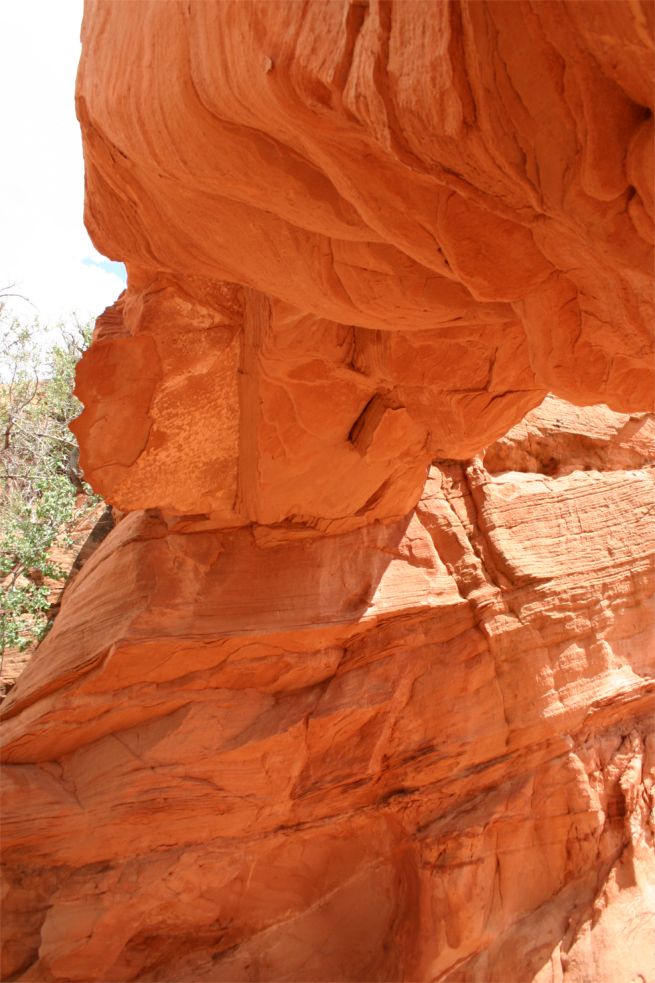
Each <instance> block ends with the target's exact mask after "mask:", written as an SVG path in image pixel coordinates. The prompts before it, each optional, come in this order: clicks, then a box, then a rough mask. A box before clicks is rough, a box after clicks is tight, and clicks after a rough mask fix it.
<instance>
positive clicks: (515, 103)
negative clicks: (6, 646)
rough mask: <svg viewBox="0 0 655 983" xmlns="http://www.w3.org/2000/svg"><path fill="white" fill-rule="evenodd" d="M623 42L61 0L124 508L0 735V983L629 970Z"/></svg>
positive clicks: (530, 11) (636, 666) (639, 609)
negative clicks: (0, 801)
mask: <svg viewBox="0 0 655 983" xmlns="http://www.w3.org/2000/svg"><path fill="white" fill-rule="evenodd" d="M652 21H653V7H652V5H650V4H640V3H638V2H634V3H632V2H631V3H625V4H624V3H595V2H585V3H576V2H570V3H556V2H553V3H535V4H530V3H495V2H489V3H452V4H446V3H427V2H426V3H423V2H420V0H419V2H414V0H412V2H402V3H371V4H368V3H361V2H353V3H341V2H339V3H322V2H313V3H307V4H301V3H291V2H290V3H286V2H281V3H278V2H271V3H262V4H260V3H229V2H220V3H205V2H202V3H200V2H191V3H187V2H180V3H173V2H167V3H158V2H145V0H142V2H136V3H112V2H97V3H88V4H87V10H86V15H85V23H84V29H83V42H84V45H83V58H82V63H81V68H80V75H79V80H78V112H79V116H80V119H81V122H82V128H83V134H84V141H85V153H86V160H87V197H86V206H87V207H86V214H87V223H88V225H89V228H90V230H91V232H92V234H93V236H94V238H95V241H96V243H97V245H98V246H99V247H100V248H101V249H102V250H103V251H104V252H105V253H107V255H110V256H113V257H115V258H117V259H122V260H124V261H125V262H126V263H127V266H128V272H129V288H128V290H127V291H126V293H125V294H124V295H123V296H122V297H121V298H120V299H119V301H118V302H117V303H116V304H115V305H114V307H113V308H112V309H110V310H109V311H108V312H106V313H105V315H104V317H103V318H101V319H100V320H99V322H98V326H97V329H96V334H95V337H94V343H93V346H92V348H91V350H90V352H89V353H88V354H87V355H86V356H85V358H84V360H83V362H82V364H81V366H80V369H79V372H78V392H79V395H80V397H81V398H82V400H83V401H84V404H85V411H84V413H83V415H82V416H81V417H80V419H79V420H78V421H77V423H76V427H75V429H76V432H77V433H78V435H79V438H80V442H81V445H82V461H83V466H84V468H85V473H86V475H87V477H88V478H90V480H91V481H92V483H93V484H94V486H95V487H96V488H97V489H98V490H100V491H102V492H103V493H104V494H105V495H106V497H107V498H108V500H109V501H110V502H111V503H112V504H113V505H115V506H117V507H118V508H120V509H121V510H123V511H125V512H127V513H129V514H128V515H127V516H126V518H125V519H123V520H122V521H121V522H120V523H119V525H118V526H117V528H116V529H115V530H114V531H113V532H112V533H111V534H110V535H109V536H108V538H107V539H106V540H105V541H104V542H103V543H102V545H101V546H100V547H99V549H98V550H97V551H96V553H95V554H94V555H93V556H92V557H91V558H90V559H89V561H88V562H87V564H86V565H85V566H84V568H83V569H82V571H81V572H80V574H79V575H78V576H77V578H76V579H75V581H74V583H73V584H72V585H71V586H70V588H69V590H68V591H67V593H66V597H65V599H64V603H63V605H62V610H61V613H60V615H59V617H58V618H57V620H56V622H55V626H54V628H53V630H52V632H51V634H50V635H49V637H48V638H47V640H46V642H45V643H44V644H43V645H42V646H41V647H40V648H39V649H38V651H37V653H36V654H35V656H34V658H33V659H32V661H31V662H30V664H29V665H28V667H27V668H26V670H25V671H24V673H23V675H22V676H21V678H20V680H19V682H18V684H17V685H16V686H15V687H14V689H13V690H12V692H11V694H10V696H9V697H8V699H7V700H6V701H5V704H4V706H3V711H4V717H5V723H4V725H3V748H4V756H5V761H6V762H8V764H6V766H5V779H4V785H5V806H4V834H3V849H4V858H5V861H6V875H5V882H4V884H5V888H4V890H5V900H4V932H5V936H4V943H3V960H4V973H5V975H6V976H7V977H9V978H11V977H12V976H13V977H15V978H17V979H21V980H62V981H63V980H67V981H70V980H78V981H95V980H105V981H123V980H125V981H127V980H166V981H171V983H172V981H202V980H208V981H209V980H211V981H226V983H227V981H234V980H242V981H255V980H258V981H274V980H289V981H293V980H306V981H317V980H325V981H342V980H343V981H345V980H352V981H358V980H388V981H397V980H408V981H409V980H435V981H436V980H444V981H445V980H449V981H478V983H487V981H497V983H503V981H505V983H507V981H512V983H514V981H539V983H562V981H566V983H583V981H585V983H586V981H588V980H590V979H593V980H594V981H595V983H596V981H598V983H633V981H634V980H637V979H644V980H645V979H649V978H650V977H651V976H652V975H653V974H654V973H655V966H654V965H653V957H652V952H651V949H652V945H651V940H652V934H653V930H654V924H655V863H654V861H653V836H654V835H655V824H654V821H653V816H652V810H653V806H654V794H655V792H654V783H655V776H654V775H653V765H654V764H655V740H654V737H653V728H652V714H653V711H654V709H655V678H654V676H655V645H654V644H653V643H654V641H655V640H654V639H653V634H652V622H653V618H652V615H653V603H652V601H653V598H652V595H653V590H654V578H653V555H654V552H655V524H654V523H653V519H652V517H653V513H654V511H655V495H654V487H653V485H654V482H653V476H654V471H653V468H652V464H653V461H654V454H653V444H654V436H655V419H654V418H653V417H652V416H649V415H648V413H647V412H646V411H648V410H649V409H650V408H651V406H652V382H653V359H652V353H653V338H652V293H651V287H652V284H651V263H652V254H651V251H650V250H651V246H652V238H653V237H652V210H653V201H652V140H651V137H650V131H651V129H652V115H651V108H652V107H651V97H652V90H651V70H652V54H653V45H652ZM547 391H552V392H554V393H556V394H558V396H559V397H566V398H567V399H569V400H571V401H572V402H574V403H578V404H592V403H599V402H604V403H606V404H609V406H610V407H611V409H609V408H607V407H601V408H598V407H595V408H593V409H580V408H578V407H576V406H573V405H571V403H566V402H564V401H563V400H562V399H561V398H556V397H555V396H553V397H548V398H547V399H546V400H545V402H543V403H542V400H543V399H544V396H545V395H546V392H547ZM540 403H541V404H542V405H541V406H540V407H539V408H538V409H532V408H533V407H535V406H537V405H538V404H540ZM531 409H532V412H530V413H529V414H528V416H527V418H526V419H525V420H523V422H522V423H519V421H520V420H521V419H522V418H523V417H524V416H525V414H526V412H527V411H528V410H531ZM513 424H518V425H517V426H516V427H515V428H514V429H513V430H511V431H510V433H507V431H508V430H510V428H511V427H512V425H513ZM503 434H506V436H502V435H503ZM496 438H501V439H498V440H497V439H496ZM494 441H495V443H494ZM485 447H486V448H487V449H486V451H484V454H483V455H482V456H477V457H476V455H478V454H480V452H482V451H483V449H484V448H485ZM426 474H427V478H426Z"/></svg>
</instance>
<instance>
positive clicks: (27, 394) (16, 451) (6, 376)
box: [0, 308, 98, 657]
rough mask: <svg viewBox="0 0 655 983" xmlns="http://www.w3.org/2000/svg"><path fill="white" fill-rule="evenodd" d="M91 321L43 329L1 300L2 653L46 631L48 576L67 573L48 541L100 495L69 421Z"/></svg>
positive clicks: (62, 535) (75, 408)
mask: <svg viewBox="0 0 655 983" xmlns="http://www.w3.org/2000/svg"><path fill="white" fill-rule="evenodd" d="M91 329H92V326H91V325H81V324H79V323H75V324H73V325H72V326H70V325H69V326H65V325H58V327H57V328H56V329H55V331H54V332H46V331H44V330H43V328H42V327H41V326H40V324H39V323H38V321H34V322H33V323H32V324H29V325H26V324H24V323H21V322H20V321H18V320H16V319H9V318H8V317H6V316H5V315H4V312H3V311H2V309H1V308H0V332H1V334H0V583H1V585H2V598H1V600H0V657H1V656H2V653H4V651H5V649H7V648H12V647H19V648H24V647H26V646H27V645H29V644H31V643H32V642H33V641H34V640H35V639H38V638H40V637H41V636H42V635H43V634H44V632H45V630H46V628H47V625H48V621H47V617H46V612H47V610H48V608H49V593H50V591H49V588H48V585H47V584H46V583H45V582H44V581H45V580H46V579H47V578H51V579H54V580H57V579H62V578H63V576H64V571H63V570H61V569H60V568H59V567H58V566H57V565H56V564H55V563H54V562H53V561H52V559H51V555H50V553H51V547H52V546H53V543H55V541H56V542H57V543H58V544H60V545H65V544H66V540H67V530H68V528H69V527H70V524H71V523H72V521H73V520H74V519H75V518H76V517H78V516H79V515H80V510H86V509H88V508H90V507H91V506H93V505H95V503H96V502H97V501H98V499H97V498H96V497H95V496H93V495H91V494H90V489H88V487H87V486H85V485H84V483H83V482H82V480H81V476H80V474H79V468H78V451H77V445H76V443H75V439H74V437H73V435H72V433H71V432H70V430H69V429H68V423H69V422H70V421H71V420H72V419H73V418H74V417H75V416H77V414H78V413H79V411H80V404H79V403H78V401H77V400H76V399H75V397H74V396H73V385H74V377H75V365H76V363H77V361H78V360H79V358H80V356H81V354H82V352H83V351H84V348H85V347H86V346H87V344H88V343H89V340H90V334H91ZM53 335H54V341H53V340H52V338H53ZM81 492H85V493H86V494H85V495H84V497H82V498H80V497H79V495H80V493H81Z"/></svg>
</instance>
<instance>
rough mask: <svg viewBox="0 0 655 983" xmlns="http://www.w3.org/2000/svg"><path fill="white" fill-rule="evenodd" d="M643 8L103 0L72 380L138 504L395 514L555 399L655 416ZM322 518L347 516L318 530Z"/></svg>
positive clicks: (114, 482) (103, 485) (88, 435)
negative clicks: (77, 369)
mask: <svg viewBox="0 0 655 983" xmlns="http://www.w3.org/2000/svg"><path fill="white" fill-rule="evenodd" d="M652 27H653V5H652V4H651V3H639V2H635V3H629V4H628V3H622V2H610V3H604V2H603V3H596V2H589V0H584V2H578V0H567V2H553V3H541V2H539V3H529V2H514V3H505V2H488V3H478V2H474V3H466V2H463V3H433V2H431V0H425V2H424V0H412V2H397V3H388V2H380V3H374V2H372V3H370V4H369V3H368V2H361V0H354V2H345V3H342V2H326V3H323V2H313V3H308V4H301V3H293V2H289V3H285V2H282V3H264V4H260V3H249V2H228V0H223V2H220V3H206V2H193V0H192V2H189V3H187V2H182V0H180V2H169V3H155V2H152V3H151V2H139V3H115V2H111V0H109V2H107V0H95V2H94V0H91V2H89V3H88V4H87V7H86V15H85V21H84V27H83V56H82V62H81V65H80V73H79V78H78V90H77V92H78V113H79V117H80V120H81V123H82V131H83V137H84V148H85V158H86V170H87V177H86V180H87V195H86V220H87V224H88V226H89V229H90V231H91V234H92V236H93V238H94V240H95V242H96V244H97V245H98V247H99V248H100V249H101V250H102V251H103V252H104V253H105V254H106V255H108V256H112V257H114V258H116V259H119V260H122V261H124V262H125V263H126V264H127V267H128V273H129V288H128V291H127V295H126V297H125V299H124V301H123V302H122V303H121V304H120V306H119V308H118V309H117V310H116V311H115V312H114V324H113V327H112V329H111V330H108V327H107V324H105V326H104V327H103V328H102V329H101V332H100V334H99V337H98V338H97V340H96V342H95V343H94V346H93V347H92V349H91V352H90V354H89V355H88V356H87V357H86V359H85V362H84V367H83V369H82V371H81V374H80V381H79V390H78V391H79V394H80V397H81V398H82V400H83V402H84V403H85V404H86V406H87V409H86V412H85V415H84V416H83V418H82V420H81V421H80V423H79V425H78V430H77V432H78V434H79V435H80V439H81V444H82V452H83V462H84V466H85V469H86V471H87V473H88V474H89V476H90V477H91V478H92V481H93V483H94V485H95V486H96V487H97V488H99V489H100V490H101V491H102V492H103V494H104V495H105V496H106V497H107V498H109V499H110V500H111V501H112V502H114V503H115V504H117V505H119V506H120V507H122V508H125V509H135V508H145V507H158V508H164V509H168V510H169V511H177V512H178V513H208V512H211V513H214V514H215V515H217V516H220V517H221V521H222V522H223V523H224V524H236V525H238V524H239V523H240V522H249V521H255V522H259V523H275V522H281V521H293V522H309V523H312V524H318V525H319V526H320V528H331V529H332V530H333V531H334V529H335V528H345V527H346V525H347V524H350V526H352V525H353V524H356V523H354V522H353V516H358V517H359V519H360V520H361V522H366V521H369V520H371V519H377V518H380V517H385V518H398V517H400V516H401V515H403V514H405V513H406V511H407V510H408V509H409V508H411V507H412V506H413V505H414V504H415V503H416V500H417V498H418V495H419V494H420V489H421V487H422V485H423V481H424V477H425V467H426V466H427V465H428V464H429V463H430V461H432V460H434V459H435V458H436V457H451V458H467V457H469V456H470V455H471V454H472V453H475V452H477V451H479V450H480V449H481V448H482V447H484V446H486V445H487V444H489V443H490V442H491V441H493V440H494V439H495V438H496V437H498V436H500V435H501V434H502V433H504V432H506V430H507V429H509V428H510V427H511V426H512V424H514V423H516V422H517V421H518V420H520V418H521V417H522V416H523V415H524V414H525V412H526V411H527V410H528V409H530V408H531V407H533V406H535V405H537V404H538V403H539V402H540V400H541V399H542V397H543V396H544V395H545V393H546V391H551V392H555V393H558V394H559V395H561V396H565V397H566V398H568V399H570V400H572V401H573V402H576V403H582V404H595V403H599V402H605V403H608V404H610V405H611V406H612V407H613V408H614V409H617V410H622V411H628V412H630V411H636V410H648V409H651V408H652V401H653V332H652V325H653V323H654V321H655V318H654V317H653V305H652V279H651V275H652V267H653V254H652V242H653V231H652V229H653V224H652V218H653V195H652V187H653V141H652V130H653V123H652V108H653V106H652V95H653V90H652V69H653V38H652ZM335 523H336V526H335Z"/></svg>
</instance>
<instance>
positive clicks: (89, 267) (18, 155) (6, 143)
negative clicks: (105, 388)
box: [0, 0, 124, 324]
mask: <svg viewBox="0 0 655 983" xmlns="http://www.w3.org/2000/svg"><path fill="white" fill-rule="evenodd" d="M81 20H82V0H0V121H1V130H0V133H1V149H0V287H3V286H5V285H6V284H10V283H12V282H15V283H16V286H15V288H14V289H15V291H17V292H19V293H22V294H24V295H25V296H27V297H29V298H30V300H31V301H32V303H33V304H34V305H35V306H36V308H37V310H36V311H35V309H34V308H33V307H31V306H30V305H29V304H26V303H24V302H23V301H20V300H16V301H12V302H11V310H12V311H13V312H15V313H16V314H17V315H19V316H21V318H25V319H26V320H32V318H33V316H34V314H35V313H38V315H39V318H40V320H41V321H42V323H45V324H53V323H54V322H56V321H57V320H59V319H61V318H64V319H65V318H66V317H67V316H68V315H70V314H71V313H73V312H75V313H77V314H78V315H79V316H80V318H82V319H84V320H86V319H88V318H89V317H92V316H95V315H98V314H101V313H102V311H103V309H104V308H105V307H106V306H107V305H108V304H111V303H112V302H113V301H114V300H115V299H116V297H117V296H118V294H119V293H120V292H121V290H122V289H123V286H124V283H123V280H122V279H121V278H120V277H119V276H118V275H117V273H116V272H110V271H108V270H103V269H101V268H99V267H97V266H94V265H93V264H94V263H98V262H101V263H102V262H104V263H105V264H106V262H107V261H106V260H105V258H104V257H103V256H101V255H100V254H99V253H98V252H97V251H96V250H95V248H94V247H93V245H92V244H91V240H90V239H89V237H88V235H87V233H86V230H85V228H84V225H83V222H82V208H83V195H84V166H83V161H82V143H81V138H80V130H79V126H78V123H77V119H76V118H75V106H74V89H75V73H76V71H77V62H78V59H79V53H80V41H79V36H80V23H81ZM114 269H115V270H117V271H121V269H122V268H121V267H114ZM8 306H9V304H8Z"/></svg>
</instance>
